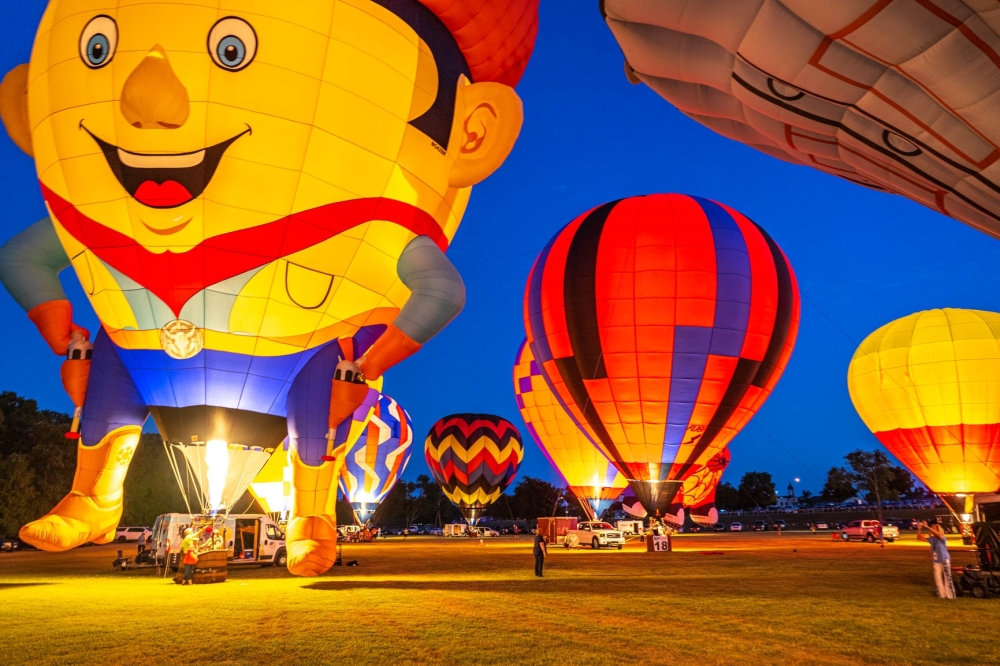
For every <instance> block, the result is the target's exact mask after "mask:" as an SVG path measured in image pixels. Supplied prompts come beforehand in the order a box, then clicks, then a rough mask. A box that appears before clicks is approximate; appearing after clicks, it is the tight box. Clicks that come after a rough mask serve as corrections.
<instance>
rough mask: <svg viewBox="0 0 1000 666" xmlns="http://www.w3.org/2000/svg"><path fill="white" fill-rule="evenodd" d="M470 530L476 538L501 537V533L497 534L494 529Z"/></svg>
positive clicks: (476, 528) (477, 528)
mask: <svg viewBox="0 0 1000 666" xmlns="http://www.w3.org/2000/svg"><path fill="white" fill-rule="evenodd" d="M470 530H471V531H472V532H473V533H474V534H475V535H476V536H480V537H498V536H500V533H499V532H497V531H496V530H495V529H493V528H492V527H472V528H470Z"/></svg>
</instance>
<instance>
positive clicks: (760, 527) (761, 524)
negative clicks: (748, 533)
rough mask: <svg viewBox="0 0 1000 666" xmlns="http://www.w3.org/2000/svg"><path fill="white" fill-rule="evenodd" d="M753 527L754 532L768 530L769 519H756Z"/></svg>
mask: <svg viewBox="0 0 1000 666" xmlns="http://www.w3.org/2000/svg"><path fill="white" fill-rule="evenodd" d="M751 527H753V531H754V532H765V531H767V521H766V520H755V521H753V525H751Z"/></svg>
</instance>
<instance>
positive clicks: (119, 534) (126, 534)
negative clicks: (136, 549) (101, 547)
mask: <svg viewBox="0 0 1000 666" xmlns="http://www.w3.org/2000/svg"><path fill="white" fill-rule="evenodd" d="M140 534H145V535H146V538H147V539H148V538H149V537H151V536H153V530H151V529H149V528H148V527H119V528H118V529H116V530H115V541H117V542H118V543H125V542H126V541H138V540H139V535H140Z"/></svg>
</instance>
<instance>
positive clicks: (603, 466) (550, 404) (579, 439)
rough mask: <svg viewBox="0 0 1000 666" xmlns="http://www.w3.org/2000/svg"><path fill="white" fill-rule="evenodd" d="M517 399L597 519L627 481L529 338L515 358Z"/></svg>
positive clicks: (572, 487) (574, 490) (535, 435)
mask: <svg viewBox="0 0 1000 666" xmlns="http://www.w3.org/2000/svg"><path fill="white" fill-rule="evenodd" d="M514 399H515V400H516V401H517V407H518V409H520V410H521V417H522V418H523V419H524V422H525V424H526V425H527V426H528V432H529V433H531V436H532V437H533V438H534V440H535V442H537V443H538V447H539V448H540V449H541V450H542V453H544V454H545V457H546V458H548V460H549V462H550V463H551V464H552V466H553V467H555V468H556V470H557V471H558V472H559V474H560V475H562V477H563V480H564V481H565V482H566V485H567V486H569V490H570V492H571V493H573V495H574V496H576V498H577V499H578V500H579V501H580V507H581V508H582V509H583V510H584V511H585V512H586V514H587V516H588V518H589V519H590V520H596V519H598V518H599V517H600V516H601V514H603V513H604V511H605V510H606V509H607V508H608V506H610V504H611V503H612V502H613V501H615V500H616V499H618V497H619V496H620V495H621V494H622V491H623V490H625V488H626V487H627V486H628V482H627V481H625V477H623V476H622V475H621V473H620V472H619V471H618V469H617V468H616V467H615V466H614V464H612V463H611V461H610V460H608V459H607V458H606V457H605V456H604V454H603V453H601V452H600V450H599V449H598V448H597V447H596V446H594V444H593V442H591V441H590V440H588V439H587V435H585V434H584V432H583V430H582V429H581V428H580V427H579V426H578V425H577V424H576V423H574V422H573V419H572V418H570V416H569V414H567V413H566V410H565V409H564V408H563V407H562V406H561V405H560V404H559V401H558V400H557V399H556V397H555V394H554V393H552V389H551V388H549V385H548V384H547V383H546V381H545V377H544V376H543V375H542V371H541V369H540V368H539V367H538V364H537V363H535V359H534V357H532V355H531V348H530V347H529V346H528V342H527V340H525V341H524V342H522V343H521V346H520V348H519V349H518V350H517V357H516V358H515V359H514Z"/></svg>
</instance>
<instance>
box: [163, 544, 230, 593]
mask: <svg viewBox="0 0 1000 666" xmlns="http://www.w3.org/2000/svg"><path fill="white" fill-rule="evenodd" d="M228 574H229V551H228V550H209V551H206V552H204V553H200V554H199V555H198V563H197V564H195V565H194V584H195V585H207V584H210V583H224V582H226V577H227V575H228ZM174 582H175V583H183V582H184V565H183V564H181V565H180V566H179V567H178V569H177V574H176V575H175V576H174Z"/></svg>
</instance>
